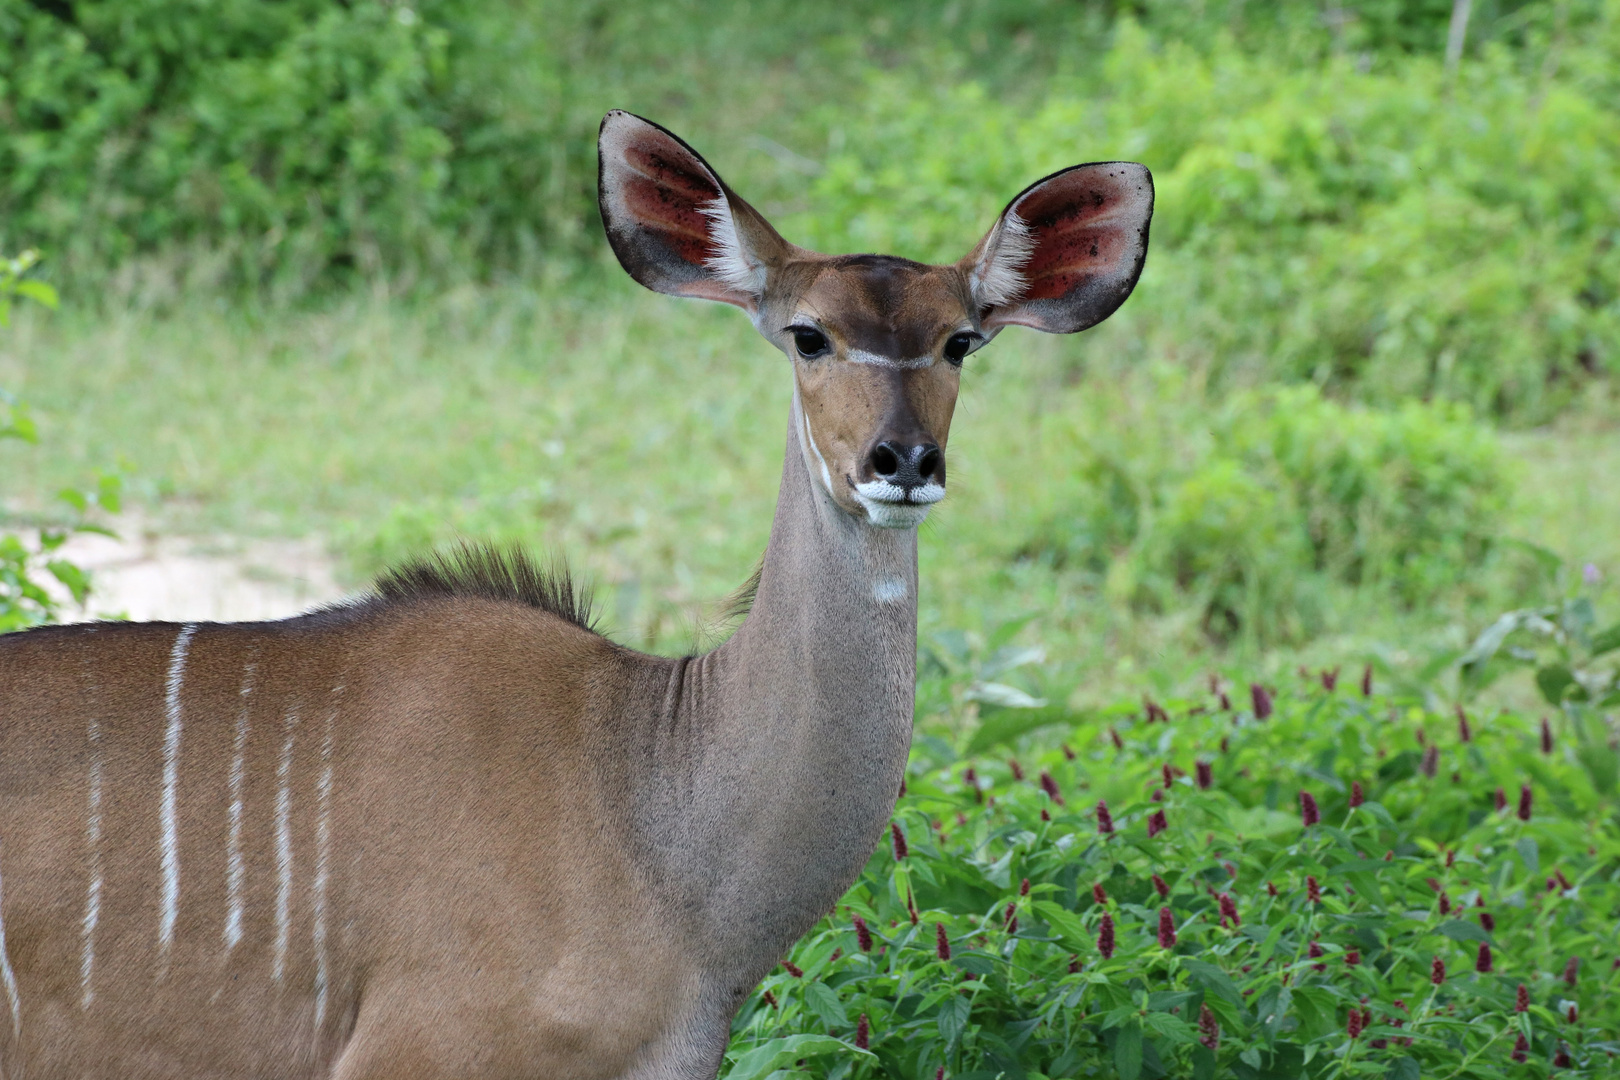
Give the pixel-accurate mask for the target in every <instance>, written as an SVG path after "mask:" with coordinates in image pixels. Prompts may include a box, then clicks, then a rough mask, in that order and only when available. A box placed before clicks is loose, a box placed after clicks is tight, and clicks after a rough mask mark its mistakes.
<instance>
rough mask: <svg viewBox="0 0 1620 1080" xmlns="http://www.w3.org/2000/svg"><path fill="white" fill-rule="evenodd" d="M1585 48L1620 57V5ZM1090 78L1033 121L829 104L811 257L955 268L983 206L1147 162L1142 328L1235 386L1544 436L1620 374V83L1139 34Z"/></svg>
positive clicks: (950, 104)
mask: <svg viewBox="0 0 1620 1080" xmlns="http://www.w3.org/2000/svg"><path fill="white" fill-rule="evenodd" d="M1581 50H1583V51H1582V56H1583V57H1584V58H1585V60H1586V61H1588V62H1590V63H1593V64H1596V63H1598V62H1599V60H1603V61H1606V62H1607V63H1609V64H1610V65H1616V64H1617V61H1620V4H1610V5H1609V6H1608V8H1607V9H1606V14H1605V20H1604V21H1603V23H1602V25H1601V31H1600V32H1595V33H1594V36H1592V37H1591V38H1589V39H1587V40H1586V41H1585V42H1584V43H1583V44H1582V46H1581ZM1567 51H1569V52H1574V51H1576V50H1575V49H1574V48H1573V47H1569V48H1568V49H1567ZM1550 62H1551V61H1549V63H1550ZM1617 66H1620V65H1617ZM1578 70H1582V71H1584V70H1585V69H1584V68H1583V69H1578ZM1088 81H1091V80H1080V79H1074V80H1056V81H1054V84H1053V87H1052V90H1051V92H1050V93H1049V94H1048V95H1047V97H1046V98H1045V100H1043V101H1042V102H1041V103H1040V104H1039V106H1038V107H1036V108H1033V109H1031V108H1027V107H1024V106H1022V105H1021V104H1019V103H1016V102H1006V101H1003V100H1000V99H998V98H997V97H995V96H994V95H992V94H990V93H988V92H987V91H986V89H985V88H984V87H983V86H981V85H979V84H977V83H972V82H969V83H967V84H964V85H962V86H960V87H957V88H956V89H954V90H953V91H952V92H951V93H950V94H949V95H947V96H945V97H943V98H922V97H919V95H918V94H917V93H916V88H915V86H914V84H913V83H912V81H911V80H909V79H908V78H907V77H905V76H903V75H877V76H874V77H872V78H871V79H870V80H869V82H868V87H867V93H866V94H865V96H864V99H863V112H862V113H861V114H859V115H858V116H855V117H847V116H843V115H842V114H843V110H844V107H843V106H839V107H838V112H837V114H835V113H834V112H833V111H832V110H829V112H828V115H827V122H828V123H829V124H832V123H834V122H835V118H836V117H842V123H843V130H844V131H845V136H844V139H843V142H842V149H841V150H840V151H839V152H837V153H836V154H833V155H831V156H830V158H829V160H828V162H827V167H826V169H825V171H824V172H823V173H822V174H821V175H820V177H818V179H817V180H816V183H815V189H814V190H815V194H816V199H815V206H816V209H815V211H814V213H813V215H812V214H806V215H804V218H803V220H802V221H799V222H796V223H795V225H796V226H797V228H798V230H801V231H803V232H807V233H809V234H810V243H811V244H812V246H824V247H826V248H828V249H831V250H839V249H846V248H858V249H873V250H897V251H899V252H902V253H904V254H908V255H911V256H913V257H917V258H921V259H928V260H944V259H955V258H959V257H960V256H961V255H962V254H964V252H965V250H966V247H967V244H968V243H969V242H970V241H968V240H967V239H965V238H970V237H973V236H975V235H976V234H977V232H978V231H979V230H981V229H982V228H983V227H984V225H985V223H986V222H987V221H988V220H989V219H990V214H991V213H992V212H993V209H994V208H993V207H991V206H989V205H987V199H988V198H991V197H994V198H1004V197H1006V196H1007V195H1010V194H1011V193H1013V192H1016V191H1018V190H1019V189H1020V188H1021V187H1023V186H1024V185H1025V184H1027V183H1028V182H1030V181H1031V180H1033V179H1034V178H1036V177H1038V176H1040V175H1042V174H1044V173H1046V172H1050V171H1052V170H1054V169H1057V168H1061V167H1063V166H1064V165H1067V164H1071V163H1073V161H1074V160H1075V159H1076V158H1077V157H1087V158H1092V159H1107V158H1112V157H1118V158H1129V159H1136V160H1141V161H1143V162H1146V163H1147V164H1148V165H1149V166H1150V167H1151V168H1152V169H1153V170H1154V173H1155V177H1156V180H1157V185H1158V207H1157V212H1156V215H1155V221H1154V237H1153V239H1154V243H1153V249H1152V255H1151V257H1150V260H1149V270H1148V272H1147V274H1146V275H1145V276H1144V278H1143V288H1142V291H1141V293H1140V294H1139V296H1138V297H1137V298H1136V301H1135V302H1134V304H1133V307H1132V309H1131V310H1132V313H1133V317H1135V318H1136V319H1137V320H1139V321H1140V322H1142V323H1146V324H1147V326H1148V329H1149V332H1150V333H1152V334H1154V335H1155V336H1157V337H1159V338H1160V339H1162V340H1168V341H1173V342H1174V343H1175V345H1176V346H1177V348H1178V351H1180V352H1181V354H1182V355H1183V356H1184V358H1185V359H1187V360H1190V361H1201V362H1203V363H1205V364H1207V365H1208V366H1210V367H1211V368H1212V369H1213V370H1214V372H1215V374H1216V375H1217V376H1244V377H1245V379H1244V381H1252V380H1254V379H1257V378H1264V377H1277V376H1283V377H1288V378H1293V379H1301V380H1310V381H1312V382H1315V383H1316V384H1317V385H1320V386H1323V387H1329V388H1334V387H1346V388H1353V390H1354V392H1355V393H1356V394H1357V395H1359V396H1362V397H1365V398H1367V399H1370V400H1374V401H1384V402H1392V401H1400V400H1403V399H1405V398H1408V397H1411V396H1422V397H1430V396H1440V397H1447V398H1452V399H1458V400H1463V401H1467V402H1469V403H1471V404H1473V405H1474V406H1475V407H1476V408H1477V409H1479V410H1481V411H1483V412H1488V413H1491V414H1496V415H1502V416H1509V417H1514V418H1516V419H1520V420H1533V419H1539V418H1542V417H1545V416H1546V415H1548V414H1549V413H1550V412H1552V411H1553V410H1554V409H1556V408H1557V407H1558V406H1559V405H1561V404H1563V403H1564V402H1565V401H1567V400H1568V396H1569V394H1570V393H1571V391H1572V389H1573V388H1574V387H1575V386H1576V385H1577V384H1578V382H1579V381H1580V380H1581V379H1582V378H1584V377H1586V376H1588V375H1592V374H1596V373H1599V372H1611V371H1614V370H1616V369H1617V367H1620V248H1617V246H1616V243H1615V241H1616V239H1617V238H1620V118H1617V115H1620V114H1617V112H1616V110H1615V105H1616V104H1620V97H1616V96H1615V95H1614V93H1613V80H1612V78H1603V77H1597V76H1595V75H1594V76H1593V77H1591V78H1588V77H1586V76H1585V75H1579V76H1573V75H1572V76H1571V77H1570V78H1569V79H1568V80H1567V81H1560V80H1557V79H1554V78H1551V77H1550V76H1549V72H1548V71H1547V70H1546V69H1544V68H1543V69H1537V68H1528V69H1527V68H1526V65H1525V64H1524V60H1523V57H1521V56H1519V55H1517V54H1515V53H1513V52H1511V51H1509V50H1507V49H1492V50H1489V51H1487V52H1486V54H1485V55H1484V56H1482V57H1481V58H1480V59H1478V60H1477V61H1475V62H1473V63H1471V64H1469V65H1467V66H1466V67H1464V68H1463V70H1462V71H1461V72H1460V73H1459V75H1458V76H1457V77H1455V78H1450V77H1448V76H1447V74H1446V72H1445V70H1444V67H1443V64H1442V62H1441V60H1440V58H1439V57H1438V56H1430V57H1421V56H1420V57H1409V58H1404V59H1402V60H1401V61H1399V62H1398V63H1389V64H1386V65H1383V66H1382V67H1378V66H1374V67H1372V68H1371V69H1370V70H1366V71H1363V70H1360V69H1358V67H1357V63H1356V61H1354V60H1352V59H1349V58H1344V59H1329V60H1327V61H1326V62H1323V63H1316V64H1310V65H1306V66H1294V65H1289V64H1286V63H1279V62H1278V60H1277V59H1276V58H1275V57H1273V56H1269V55H1265V54H1257V53H1254V52H1251V51H1247V50H1245V49H1243V48H1240V47H1239V46H1238V45H1236V44H1234V43H1233V42H1232V41H1231V40H1230V39H1229V38H1217V39H1215V40H1214V41H1211V42H1206V43H1204V44H1203V45H1202V46H1201V47H1199V48H1195V47H1193V46H1191V45H1189V44H1186V43H1177V42H1169V43H1166V42H1163V41H1160V40H1158V39H1156V38H1155V37H1153V36H1152V35H1150V34H1149V33H1147V32H1146V31H1145V30H1144V29H1142V28H1141V27H1140V26H1139V25H1137V24H1135V23H1131V22H1125V23H1122V24H1121V25H1120V26H1119V28H1118V31H1117V33H1116V34H1115V36H1114V39H1113V45H1112V48H1111V50H1110V51H1109V53H1108V55H1107V60H1106V64H1105V66H1104V70H1103V74H1102V77H1101V78H1100V79H1099V80H1095V81H1096V82H1098V83H1099V84H1100V85H1099V87H1098V89H1097V90H1092V89H1091V88H1090V87H1089V86H1087V85H1086V83H1087V82H1088ZM991 193H993V195H992V194H991ZM790 231H793V230H790Z"/></svg>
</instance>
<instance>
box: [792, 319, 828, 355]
mask: <svg viewBox="0 0 1620 1080" xmlns="http://www.w3.org/2000/svg"><path fill="white" fill-rule="evenodd" d="M789 329H791V330H792V331H793V345H794V347H795V348H797V349H798V350H799V355H800V356H802V357H804V358H805V359H806V360H810V359H813V358H814V357H817V356H825V355H826V354H827V353H828V352H830V351H832V346H831V345H830V344H828V342H827V335H826V334H823V333H822V332H821V331H820V330H817V329H816V328H815V327H813V326H794V327H789Z"/></svg>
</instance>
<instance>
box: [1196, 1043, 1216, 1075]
mask: <svg viewBox="0 0 1620 1080" xmlns="http://www.w3.org/2000/svg"><path fill="white" fill-rule="evenodd" d="M1192 1066H1193V1072H1192V1074H1193V1080H1215V1055H1214V1054H1212V1053H1210V1050H1209V1047H1207V1046H1195V1047H1193V1049H1192Z"/></svg>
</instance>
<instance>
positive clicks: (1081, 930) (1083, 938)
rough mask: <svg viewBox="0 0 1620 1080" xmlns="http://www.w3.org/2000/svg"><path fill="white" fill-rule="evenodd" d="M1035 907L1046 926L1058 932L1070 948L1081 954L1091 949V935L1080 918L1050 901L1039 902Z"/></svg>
mask: <svg viewBox="0 0 1620 1080" xmlns="http://www.w3.org/2000/svg"><path fill="white" fill-rule="evenodd" d="M1033 906H1034V908H1035V913H1036V914H1037V915H1039V916H1040V917H1041V918H1042V919H1045V920H1046V925H1048V926H1050V927H1051V928H1052V929H1053V930H1054V931H1056V932H1057V935H1058V937H1060V938H1062V939H1063V943H1064V944H1065V945H1067V946H1069V948H1071V949H1073V950H1074V951H1076V952H1081V951H1084V950H1086V949H1089V948H1090V947H1091V944H1092V941H1091V935H1090V934H1089V933H1087V932H1086V924H1085V923H1084V922H1082V921H1081V920H1080V916H1078V915H1076V914H1075V913H1074V912H1072V911H1070V910H1069V909H1068V908H1066V907H1064V906H1062V905H1061V904H1054V903H1053V902H1052V901H1050V900H1037V901H1035V903H1034V905H1033Z"/></svg>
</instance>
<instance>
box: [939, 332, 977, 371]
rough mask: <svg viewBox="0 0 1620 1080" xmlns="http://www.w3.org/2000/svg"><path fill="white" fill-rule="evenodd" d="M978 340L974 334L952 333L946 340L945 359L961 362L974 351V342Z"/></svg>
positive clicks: (956, 362) (951, 361) (954, 362)
mask: <svg viewBox="0 0 1620 1080" xmlns="http://www.w3.org/2000/svg"><path fill="white" fill-rule="evenodd" d="M977 340H978V338H977V337H975V336H974V335H973V334H952V335H951V336H950V340H948V341H946V342H945V359H946V360H948V361H949V362H950V363H953V364H961V363H962V358H963V357H964V356H966V355H967V354H968V353H970V352H972V351H973V343H974V342H975V341H977Z"/></svg>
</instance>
